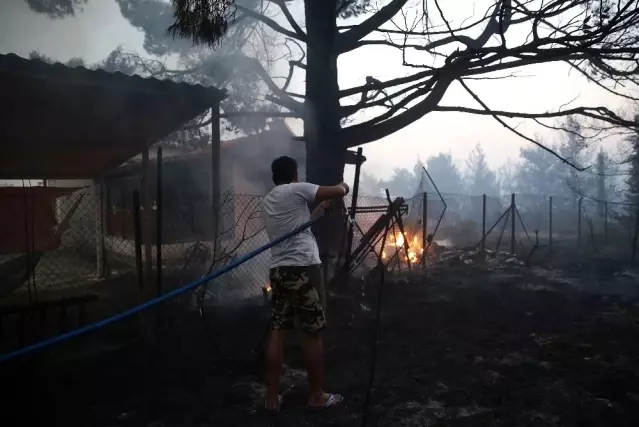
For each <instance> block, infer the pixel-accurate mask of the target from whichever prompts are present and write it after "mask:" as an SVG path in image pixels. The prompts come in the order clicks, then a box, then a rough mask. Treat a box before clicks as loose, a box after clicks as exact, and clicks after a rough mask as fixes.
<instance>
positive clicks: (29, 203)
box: [0, 187, 75, 254]
mask: <svg viewBox="0 0 639 427" xmlns="http://www.w3.org/2000/svg"><path fill="white" fill-rule="evenodd" d="M74 190H75V189H73V188H53V187H27V188H23V187H2V188H0V254H11V253H26V252H29V251H30V252H40V251H50V250H54V249H57V248H58V246H60V236H57V237H56V235H55V229H56V226H57V225H58V222H57V221H56V217H55V201H56V199H57V198H58V197H60V196H62V195H65V194H68V193H70V192H72V191H74Z"/></svg>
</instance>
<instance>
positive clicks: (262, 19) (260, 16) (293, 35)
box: [236, 4, 305, 41]
mask: <svg viewBox="0 0 639 427" xmlns="http://www.w3.org/2000/svg"><path fill="white" fill-rule="evenodd" d="M236 7H237V10H239V11H242V13H243V14H244V15H246V16H247V17H250V18H253V19H256V20H258V21H260V22H263V23H264V24H266V25H268V26H269V27H271V28H272V29H273V30H275V31H277V32H278V33H280V34H284V35H285V36H286V37H290V38H292V39H297V40H300V41H304V40H305V39H304V38H303V37H301V36H300V35H299V34H298V33H297V32H294V31H291V30H287V29H286V28H284V27H282V26H281V25H280V24H278V23H277V22H275V21H274V20H273V19H271V18H269V17H267V16H265V15H263V14H261V13H258V12H255V11H253V10H251V9H248V8H246V7H244V6H241V5H238V4H236ZM300 30H301V29H300Z"/></svg>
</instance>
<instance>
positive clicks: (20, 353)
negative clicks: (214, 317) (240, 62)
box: [0, 212, 323, 363]
mask: <svg viewBox="0 0 639 427" xmlns="http://www.w3.org/2000/svg"><path fill="white" fill-rule="evenodd" d="M322 213H323V212H322ZM321 216H322V215H321V214H320V215H317V216H316V217H314V218H312V219H311V220H310V221H308V222H307V223H305V224H303V225H301V226H300V227H298V228H296V229H295V230H293V231H291V232H289V233H287V234H285V235H283V236H281V237H278V238H277V239H275V240H273V241H271V242H269V243H267V244H266V245H264V246H261V247H259V248H257V249H255V250H254V251H252V252H249V253H248V254H246V255H244V256H242V257H240V258H238V259H236V260H235V261H233V262H231V263H230V264H228V265H225V266H224V267H222V268H220V269H218V270H216V271H214V272H212V273H211V274H209V275H206V276H203V277H201V278H199V279H197V280H195V281H193V282H191V283H189V284H187V285H184V286H182V287H181V288H177V289H174V290H172V291H171V292H168V293H166V294H164V295H161V296H159V297H157V298H154V299H152V300H149V301H146V302H144V303H142V304H140V305H138V306H135V307H133V308H130V309H128V310H125V311H123V312H122V313H118V314H116V315H115V316H111V317H107V318H106V319H102V320H100V321H97V322H95V323H91V324H89V325H86V326H83V327H81V328H78V329H74V330H72V331H69V332H66V333H64V334H61V335H57V336H55V337H53V338H49V339H46V340H42V341H39V342H37V343H35V344H32V345H29V346H27V347H23V348H21V349H19V350H15V351H12V352H9V353H5V354H3V355H0V363H3V362H6V361H8V360H11V359H15V358H18V357H22V356H25V355H27V354H30V353H34V352H36V351H38V350H41V349H43V348H46V347H51V346H53V345H55V344H59V343H61V342H63V341H67V340H70V339H71V338H75V337H77V336H80V335H84V334H86V333H87V332H91V331H94V330H96V329H100V328H102V327H104V326H107V325H110V324H112V323H115V322H119V321H120V320H124V319H126V318H128V317H131V316H133V315H134V314H137V313H139V312H141V311H143V310H146V309H148V308H151V307H153V306H155V305H158V304H160V303H162V302H164V301H168V300H170V299H171V298H175V297H177V296H179V295H182V294H183V293H185V292H188V291H190V290H192V289H194V288H197V287H198V286H200V285H202V284H204V283H206V282H208V281H209V280H213V279H215V278H217V277H219V276H221V275H222V274H224V273H227V272H229V271H230V270H232V269H234V268H235V267H237V266H239V265H241V264H243V263H245V262H246V261H248V260H250V259H251V258H254V257H256V256H257V255H259V254H261V253H262V252H264V251H265V250H267V249H270V248H272V247H273V246H275V245H277V244H279V243H281V242H283V241H284V240H286V239H289V238H290V237H292V236H294V235H296V234H298V233H300V232H302V231H304V230H306V229H307V228H308V227H310V226H311V225H313V224H314V223H315V222H317V220H318V219H319V218H320V217H321Z"/></svg>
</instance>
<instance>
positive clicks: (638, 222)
mask: <svg viewBox="0 0 639 427" xmlns="http://www.w3.org/2000/svg"><path fill="white" fill-rule="evenodd" d="M637 237H639V205H637V210H636V213H635V232H634V234H633V236H632V256H631V263H632V265H635V257H636V255H637Z"/></svg>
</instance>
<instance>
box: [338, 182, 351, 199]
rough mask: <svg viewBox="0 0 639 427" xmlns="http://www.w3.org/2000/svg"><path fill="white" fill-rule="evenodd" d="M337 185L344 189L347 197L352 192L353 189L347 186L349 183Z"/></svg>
mask: <svg viewBox="0 0 639 427" xmlns="http://www.w3.org/2000/svg"><path fill="white" fill-rule="evenodd" d="M337 185H339V186H340V187H342V188H343V189H344V195H345V196H346V195H347V194H348V192H349V191H350V190H351V189H350V188H349V187H348V184H347V183H345V182H342V183H340V184H337Z"/></svg>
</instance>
